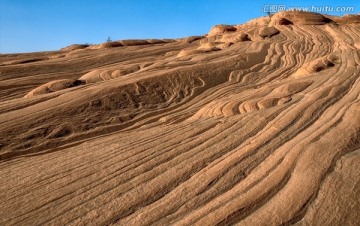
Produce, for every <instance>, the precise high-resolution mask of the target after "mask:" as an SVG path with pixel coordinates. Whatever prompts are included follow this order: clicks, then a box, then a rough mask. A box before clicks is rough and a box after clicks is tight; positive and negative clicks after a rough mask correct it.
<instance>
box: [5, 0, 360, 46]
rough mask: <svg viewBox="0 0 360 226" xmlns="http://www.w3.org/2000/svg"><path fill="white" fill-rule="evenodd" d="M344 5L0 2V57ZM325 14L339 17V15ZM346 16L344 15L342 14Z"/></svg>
mask: <svg viewBox="0 0 360 226" xmlns="http://www.w3.org/2000/svg"><path fill="white" fill-rule="evenodd" d="M344 2H345V1H332V0H327V1H324V0H320V1H315V0H312V1H308V0H302V1H291V0H290V1H280V0H278V1H276V0H272V1H259V0H252V1H241V0H102V1H101V0H99V1H91V0H0V53H18V52H33V51H45V50H56V49H59V48H62V47H64V46H67V45H70V44H73V43H101V42H104V41H105V40H106V39H107V37H108V36H110V37H111V38H112V39H113V40H119V39H131V38H139V39H141V38H176V37H185V36H190V35H202V34H205V33H207V32H208V31H209V29H210V28H211V27H212V26H213V25H216V24H240V23H244V22H246V21H247V20H249V19H252V18H255V17H259V16H264V15H265V13H264V12H262V6H263V5H264V4H268V5H273V4H280V5H281V4H284V5H286V6H287V7H291V6H313V5H314V6H353V7H354V9H355V10H354V12H352V13H358V12H359V10H360V3H359V1H357V0H348V1H346V3H344ZM329 14H335V15H340V13H339V12H333V13H329ZM343 14H346V13H343Z"/></svg>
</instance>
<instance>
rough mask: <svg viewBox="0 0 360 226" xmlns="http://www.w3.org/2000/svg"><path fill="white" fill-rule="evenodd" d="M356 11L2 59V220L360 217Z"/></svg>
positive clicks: (243, 221) (202, 221)
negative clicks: (352, 13)
mask: <svg viewBox="0 0 360 226" xmlns="http://www.w3.org/2000/svg"><path fill="white" fill-rule="evenodd" d="M359 22H360V18H359V16H356V15H354V16H345V17H342V18H337V17H330V16H322V15H318V14H309V13H301V12H286V13H279V14H277V15H274V16H273V17H272V20H271V21H269V19H268V18H267V17H264V18H259V19H255V20H252V21H250V22H248V23H246V24H243V25H237V26H227V25H220V26H216V27H214V28H212V29H211V31H210V32H209V34H208V35H206V36H193V37H188V38H184V39H176V40H169V39H166V40H154V39H152V40H123V41H116V42H111V43H104V44H101V45H92V46H87V45H72V46H69V47H67V48H64V49H62V50H60V51H52V52H41V53H28V54H10V55H5V54H2V55H0V65H1V66H0V172H1V173H0V200H1V205H0V216H1V217H0V225H42V224H45V225H109V224H115V225H151V224H154V225H172V224H174V225H200V226H203V225H282V224H284V225H290V224H296V225H359V224H360V215H359V212H360V204H359V200H360V168H359V166H360V66H359V65H360V49H359V48H360V23H359Z"/></svg>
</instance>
